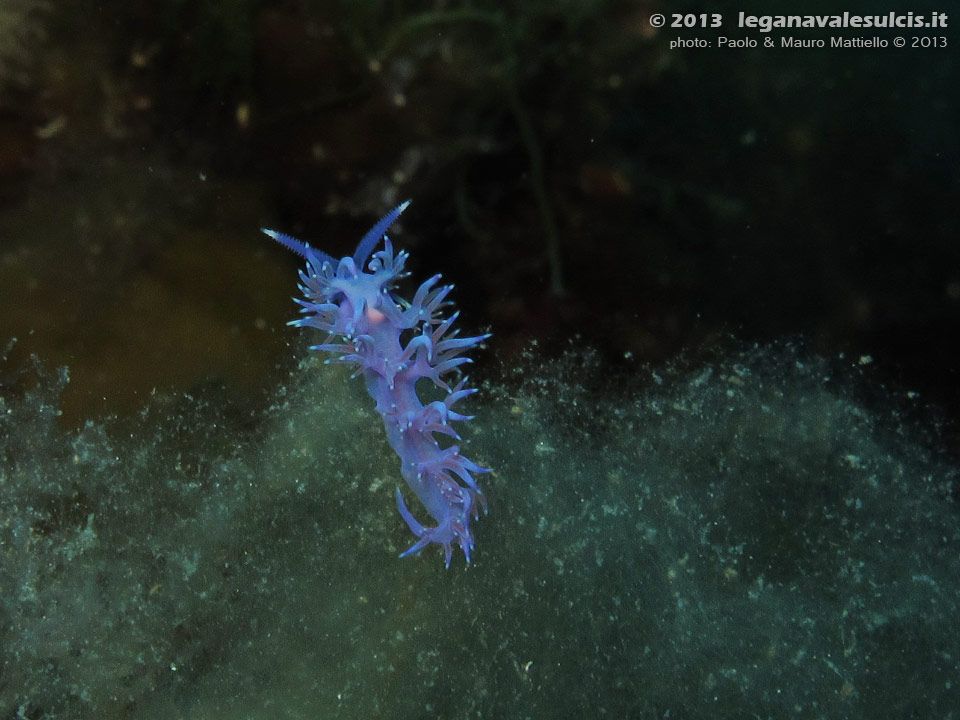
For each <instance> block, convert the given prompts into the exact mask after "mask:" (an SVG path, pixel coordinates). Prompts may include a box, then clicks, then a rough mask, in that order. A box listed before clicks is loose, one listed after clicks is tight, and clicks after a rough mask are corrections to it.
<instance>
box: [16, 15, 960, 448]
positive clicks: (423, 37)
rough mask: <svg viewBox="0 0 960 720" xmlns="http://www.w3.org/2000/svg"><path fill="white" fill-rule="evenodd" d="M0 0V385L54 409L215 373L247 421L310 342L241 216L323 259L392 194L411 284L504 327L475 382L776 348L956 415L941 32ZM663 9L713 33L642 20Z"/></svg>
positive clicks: (950, 88)
mask: <svg viewBox="0 0 960 720" xmlns="http://www.w3.org/2000/svg"><path fill="white" fill-rule="evenodd" d="M5 7H6V10H4V11H2V12H0V58H2V62H0V82H2V94H0V339H2V340H3V343H4V344H5V343H6V339H7V338H10V337H16V338H17V343H16V345H15V346H14V348H13V350H12V352H11V353H10V355H11V357H10V359H9V360H8V362H7V363H6V365H5V366H4V368H3V369H2V370H0V372H2V373H3V374H0V383H4V382H5V383H6V384H7V385H8V387H13V386H14V385H15V384H16V382H18V381H15V379H14V378H15V370H14V368H17V367H18V366H20V365H22V364H23V361H24V360H25V358H27V356H29V355H30V354H33V353H35V354H37V355H38V356H39V357H40V358H41V360H42V361H43V362H45V363H47V364H49V365H68V366H69V367H70V368H71V383H70V385H69V386H68V388H67V390H66V394H65V397H64V399H63V402H64V412H65V421H66V422H68V423H76V422H79V421H81V420H82V419H84V418H88V417H97V416H100V415H103V414H104V413H121V414H122V413H126V412H131V411H134V410H136V409H138V408H140V407H141V406H142V405H143V404H144V402H145V401H146V398H147V396H148V395H149V394H151V393H152V392H154V391H161V392H162V391H167V390H174V391H191V390H192V389H195V388H196V387H197V386H200V385H203V384H205V383H217V384H223V385H225V386H226V387H227V389H228V391H229V392H230V393H232V397H233V398H234V399H235V401H236V402H237V403H240V404H245V403H248V404H250V405H254V406H255V405H257V404H258V403H261V402H262V401H263V400H265V399H266V398H267V397H269V395H270V393H271V392H272V391H273V389H274V388H275V386H276V384H277V382H278V378H279V377H280V373H279V371H282V370H284V369H286V368H289V367H290V366H291V365H292V363H293V362H294V360H295V356H296V354H297V353H298V352H299V350H297V348H298V347H301V346H299V345H298V346H295V347H291V345H292V343H294V342H295V341H296V340H297V338H298V336H297V332H296V331H295V330H294V329H291V328H286V327H285V326H284V324H283V323H284V321H285V320H287V319H288V318H289V317H291V316H293V315H294V313H295V308H294V306H293V304H292V303H291V302H290V300H289V297H290V296H291V295H292V294H294V293H295V268H296V266H297V259H296V258H295V257H294V256H292V255H290V254H288V253H285V252H284V251H283V250H282V249H281V248H279V247H274V246H272V245H271V243H270V242H269V241H268V239H267V238H265V237H264V236H262V235H261V234H260V233H259V227H260V226H262V225H266V226H268V227H275V228H277V229H280V230H283V231H285V232H289V233H291V234H294V235H296V236H298V237H300V238H302V239H304V240H307V241H309V242H311V243H312V244H314V245H317V246H319V247H321V248H322V249H323V250H325V251H327V252H329V253H330V254H333V255H335V256H338V257H339V256H341V255H344V254H347V253H350V252H351V251H352V249H353V246H354V244H355V243H356V241H357V240H358V239H359V238H360V236H361V235H362V233H363V232H364V231H365V230H366V229H367V228H368V227H369V226H370V225H372V224H373V222H375V220H376V219H377V218H378V217H379V216H380V215H381V214H382V213H383V212H385V211H386V210H387V209H389V208H390V207H392V206H393V205H395V204H396V203H398V202H400V201H402V200H404V199H406V198H412V199H413V205H412V206H411V208H410V209H409V210H408V211H407V213H406V214H405V215H404V217H403V220H402V223H400V224H399V226H398V228H397V230H396V231H395V232H394V237H395V239H396V242H397V244H398V245H399V246H401V247H403V248H406V249H408V250H409V251H410V252H411V256H412V257H411V269H412V270H413V273H414V278H415V279H416V278H423V277H425V276H427V275H428V274H431V273H434V272H443V273H444V276H445V277H446V278H447V279H449V280H450V281H452V282H455V283H456V284H457V290H456V291H455V300H456V302H457V304H458V306H460V307H461V308H462V311H463V314H462V320H461V323H462V325H463V327H464V328H465V330H466V331H480V330H484V329H487V328H490V329H492V331H493V332H494V339H493V340H492V341H491V342H490V343H489V350H487V352H486V354H485V355H481V356H480V357H479V358H478V362H477V365H476V372H477V373H479V374H480V375H481V376H486V377H495V376H496V375H497V374H498V373H500V372H502V368H503V367H509V366H510V363H511V358H515V357H516V354H517V353H519V352H520V351H522V350H523V349H525V348H527V347H528V345H529V344H530V343H531V341H536V343H537V346H538V348H539V350H540V352H542V353H544V354H546V355H552V354H557V353H559V352H562V351H564V350H565V349H567V348H569V347H571V346H574V345H575V346H591V347H594V348H597V349H598V350H599V351H600V352H601V354H602V355H603V357H605V358H606V367H607V368H609V372H610V373H611V374H614V375H616V374H618V373H622V374H630V373H636V372H637V371H636V368H637V366H638V363H643V364H651V365H653V366H654V367H656V366H657V365H658V364H660V363H664V362H666V361H668V360H671V359H674V358H676V357H677V356H678V354H681V353H683V354H684V355H685V356H686V357H687V358H690V359H692V360H693V361H695V360H696V357H697V356H698V355H699V354H700V353H702V352H711V351H713V349H715V348H717V347H721V346H723V345H724V344H725V343H727V342H728V341H729V339H730V338H737V339H738V340H740V341H747V342H750V341H761V342H765V341H770V340H778V339H783V338H788V339H791V340H797V341H800V342H803V343H806V344H807V345H809V347H810V348H811V349H812V350H814V351H815V352H818V353H821V354H824V355H825V356H827V357H830V358H840V357H841V355H842V357H843V358H844V359H845V361H849V362H850V363H851V364H858V363H860V362H861V359H862V361H863V362H870V363H871V364H873V365H874V367H875V373H876V374H875V377H877V378H878V379H880V380H881V381H882V382H883V383H884V385H886V386H887V387H888V388H889V389H890V390H891V391H893V392H895V393H905V392H916V393H919V397H920V398H921V400H922V401H923V402H930V403H932V404H933V405H935V406H938V407H939V408H941V409H943V410H944V411H945V413H946V416H947V417H948V418H950V417H955V416H956V413H957V410H958V401H960V394H958V386H957V382H956V367H957V363H956V358H955V343H954V338H955V334H956V329H957V317H958V311H960V264H958V254H960V251H958V243H957V238H958V214H957V209H956V208H957V191H958V149H957V120H958V99H957V92H956V87H957V73H956V68H957V55H956V50H955V47H954V46H953V45H949V46H948V47H946V48H929V49H913V48H910V47H907V48H904V49H899V50H898V49H894V48H892V47H889V48H886V49H868V48H864V49H848V50H840V49H830V48H825V49H805V50H786V49H772V50H771V49H763V48H762V47H761V48H757V49H719V48H717V47H710V48H703V49H684V50H677V49H674V50H671V49H670V48H669V42H670V40H671V39H673V38H675V37H678V36H679V37H684V38H693V37H699V38H703V39H707V40H710V41H711V42H712V43H713V44H714V45H715V44H716V42H715V41H716V37H717V36H718V35H719V34H726V35H729V36H731V37H752V38H756V39H758V40H760V41H761V45H762V39H763V37H764V35H763V34H761V33H759V32H757V31H755V30H751V31H746V30H739V29H737V28H736V27H734V25H735V21H736V12H737V11H739V10H744V11H747V12H755V13H760V12H770V13H777V12H784V13H791V12H804V13H814V12H836V11H837V10H838V9H837V8H835V7H832V5H831V4H828V3H812V4H810V3H805V4H804V6H803V7H802V8H797V7H793V6H792V5H789V4H784V3H772V4H771V3H766V4H764V6H763V7H762V8H750V7H739V6H737V7H730V8H728V7H727V4H725V3H710V4H707V5H702V6H697V7H685V6H679V7H667V6H665V5H660V4H657V3H652V2H618V1H608V2H601V1H578V2H572V1H570V2H559V3H558V2H548V1H546V0H532V1H530V2H486V1H478V2H474V3H469V4H468V3H459V2H369V3H355V2H329V1H328V2H319V1H317V0H315V1H313V2H311V1H309V0H300V1H292V0H291V1H282V0H238V1H237V2H233V3H222V2H214V1H212V0H171V1H169V2H164V3H157V2H147V1H146V0H141V1H139V2H136V1H134V2H100V3H95V2H73V3H61V4H56V5H52V4H46V3H39V2H36V1H35V0H34V2H30V1H29V0H10V2H5ZM858 9H859V10H860V11H862V12H871V13H873V12H881V11H883V10H886V9H893V8H892V6H891V7H890V8H887V7H883V8H880V7H877V6H876V5H875V4H871V5H870V7H869V8H868V7H867V6H866V5H864V6H863V7H860V8H858V6H857V5H856V3H855V4H854V5H850V6H844V7H843V8H842V10H848V11H851V12H857V11H858ZM898 9H899V10H900V11H902V12H906V11H908V10H909V11H913V12H916V13H920V12H925V11H933V10H935V9H941V8H939V7H935V6H934V4H931V3H926V2H922V1H921V2H919V3H918V4H914V5H911V6H910V7H909V8H906V7H902V8H898ZM673 11H682V12H688V11H689V12H722V13H724V19H725V28H724V29H723V30H721V31H717V30H705V29H691V30H684V31H682V32H681V31H677V30H672V29H669V28H666V29H661V30H655V29H654V28H652V27H651V25H650V23H649V16H650V14H651V13H653V12H666V13H668V14H669V13H670V12H673ZM951 20H952V18H951ZM958 21H960V19H958ZM939 32H940V33H941V36H942V37H946V38H947V39H948V41H949V42H953V35H952V34H951V33H952V29H950V28H948V29H947V30H945V31H939ZM781 34H792V35H795V36H799V37H823V38H829V37H830V36H832V35H844V36H854V35H862V36H865V37H873V36H874V35H876V36H879V37H884V38H887V39H890V38H892V37H893V36H894V35H895V34H896V33H895V31H892V30H880V31H875V32H873V31H870V32H868V31H861V32H855V31H853V30H842V31H840V30H838V31H826V30H823V31H821V30H818V31H810V30H807V31H786V32H779V31H774V32H773V33H771V34H770V36H771V37H773V38H774V39H775V41H776V42H778V43H779V36H780V35H781ZM900 34H902V35H904V36H906V37H908V38H909V37H911V36H912V35H913V34H917V35H929V36H937V32H929V33H926V32H920V31H916V32H914V31H910V30H906V31H901V32H900ZM411 282H412V281H411ZM948 427H949V424H948ZM947 440H948V442H949V443H951V444H952V443H954V442H955V441H954V440H953V436H952V435H950V434H949V433H948V434H947Z"/></svg>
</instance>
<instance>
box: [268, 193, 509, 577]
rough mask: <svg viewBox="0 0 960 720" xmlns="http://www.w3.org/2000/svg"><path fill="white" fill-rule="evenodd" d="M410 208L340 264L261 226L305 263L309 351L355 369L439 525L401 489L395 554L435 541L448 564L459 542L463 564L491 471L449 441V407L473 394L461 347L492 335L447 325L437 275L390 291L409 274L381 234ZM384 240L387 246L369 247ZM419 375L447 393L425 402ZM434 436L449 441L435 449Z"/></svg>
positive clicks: (393, 214) (303, 301)
mask: <svg viewBox="0 0 960 720" xmlns="http://www.w3.org/2000/svg"><path fill="white" fill-rule="evenodd" d="M409 205H410V201H409V200H408V201H406V202H404V203H402V204H400V205H398V206H397V207H395V208H394V209H393V210H391V211H390V212H389V213H387V214H386V215H384V216H383V218H382V219H381V220H380V221H379V222H378V223H377V224H376V225H374V226H373V228H371V230H370V231H369V232H368V233H367V234H366V235H364V236H363V239H362V240H361V241H360V243H359V244H358V245H357V249H356V250H355V251H354V253H353V255H352V256H347V257H343V258H341V259H340V260H336V259H334V258H332V257H331V256H329V255H327V254H326V253H322V252H320V251H318V250H315V249H314V248H312V247H310V245H308V244H307V243H303V242H301V241H300V240H297V239H296V238H292V237H290V236H289V235H284V234H283V233H279V232H276V231H274V230H264V231H263V232H265V233H266V234H267V235H268V236H270V237H271V238H273V239H274V240H276V241H277V242H279V243H280V244H281V245H283V246H284V247H286V248H287V249H288V250H292V251H293V252H295V253H297V254H298V255H300V256H301V257H303V258H305V259H306V261H307V263H306V267H305V268H304V269H303V270H301V271H300V284H299V288H300V291H301V292H302V293H303V298H300V299H297V300H296V302H297V303H298V304H299V305H300V306H301V309H300V312H301V313H302V314H303V317H300V318H298V319H296V320H293V321H291V323H290V324H291V325H295V326H297V327H312V328H315V329H317V330H320V331H322V332H324V333H326V339H325V340H324V341H323V342H322V343H320V344H318V345H314V346H312V347H311V348H310V349H311V350H319V351H324V352H328V353H330V355H331V356H332V357H331V358H330V359H328V360H327V361H326V362H341V363H347V364H352V365H354V366H356V373H355V375H360V374H362V375H363V376H364V379H365V381H366V386H367V392H368V393H369V394H370V397H371V398H373V400H374V402H375V403H376V408H377V411H378V412H379V413H380V414H381V416H382V418H383V423H384V428H385V430H386V433H387V440H388V441H389V443H390V446H391V447H392V448H393V449H394V451H395V452H396V453H397V455H398V456H399V457H400V461H401V470H400V472H401V474H402V476H403V478H404V480H405V481H406V483H407V485H408V486H409V487H410V489H411V490H413V492H414V493H415V494H416V496H417V498H418V499H419V500H420V502H421V503H422V504H423V507H424V509H426V511H427V512H428V513H429V514H430V516H431V517H433V519H434V520H436V522H437V525H436V527H426V526H424V525H423V524H421V523H420V521H418V520H417V519H416V518H415V517H414V515H413V513H412V512H410V510H409V508H408V507H407V505H406V503H405V502H404V499H403V495H402V494H401V492H400V489H399V488H397V509H398V511H399V512H400V515H401V517H403V519H404V520H405V521H406V523H407V525H408V527H409V528H410V530H411V532H413V534H414V535H415V536H416V537H417V538H418V539H417V541H416V542H415V543H414V544H413V545H412V546H411V547H410V548H409V549H408V550H406V551H404V552H403V553H401V555H400V557H406V556H408V555H412V554H415V553H418V552H419V551H420V550H422V549H423V548H425V547H426V546H427V545H430V544H431V543H436V544H438V545H440V546H441V547H442V548H443V552H444V559H445V562H446V566H447V567H449V566H450V560H451V556H452V548H453V546H454V545H459V546H460V548H461V550H462V551H463V555H464V557H465V558H466V561H467V563H468V564H469V562H470V558H471V553H472V551H473V548H474V540H473V535H472V533H471V530H470V521H471V520H472V519H475V518H477V517H478V516H479V514H480V509H481V508H482V509H483V511H484V512H486V510H487V500H486V497H485V496H484V495H483V492H482V491H481V490H480V487H479V486H478V485H477V483H476V481H475V480H474V477H473V476H474V475H477V474H481V473H486V472H490V470H489V469H488V468H484V467H481V466H480V465H477V464H476V463H475V462H473V461H472V460H469V459H467V458H466V457H464V456H463V455H461V454H460V446H459V445H452V444H450V443H451V442H455V441H459V440H460V435H459V433H457V432H456V431H455V430H454V429H453V428H451V427H450V423H451V422H464V421H468V420H471V419H472V416H471V415H465V414H462V413H459V412H455V411H454V410H453V409H452V408H453V406H454V405H455V404H456V403H457V402H459V401H460V400H462V399H464V398H466V397H468V396H470V395H472V394H474V393H475V392H477V390H476V389H475V388H468V387H466V383H467V378H466V377H465V376H464V377H461V376H460V371H459V370H457V368H458V367H460V366H461V365H464V364H466V363H469V362H471V360H470V358H468V357H466V356H464V355H463V353H464V352H466V351H467V350H470V349H471V348H474V347H476V346H477V345H479V344H480V343H482V342H483V341H484V340H486V339H487V338H489V337H490V335H489V333H487V334H483V335H476V336H474V337H459V335H458V331H457V330H453V329H452V327H453V324H454V323H455V322H456V320H457V317H458V315H459V314H458V313H457V312H454V313H452V314H451V315H449V316H448V317H446V318H444V317H443V316H442V309H443V308H444V307H446V306H448V305H450V304H451V303H450V302H449V301H447V300H446V298H447V295H449V293H450V291H451V290H452V289H453V286H452V285H441V286H437V282H439V280H440V276H439V275H434V276H433V277H431V278H429V279H428V280H426V281H424V282H423V283H422V284H421V285H420V287H419V288H418V289H417V291H416V293H415V294H414V296H413V299H412V300H410V301H406V300H403V299H401V298H399V297H397V296H395V295H394V288H395V286H396V284H397V281H398V280H399V279H400V278H401V277H403V276H404V275H405V273H404V272H403V267H404V263H405V261H406V259H407V253H406V252H403V251H400V252H398V253H396V254H394V252H393V245H392V244H391V242H390V240H389V238H387V237H386V232H387V230H388V229H389V228H390V226H391V225H392V224H393V223H394V222H395V221H396V219H397V218H398V217H399V216H400V214H401V213H402V212H403V211H404V210H406V209H407V207H408V206H409ZM381 240H382V241H383V249H382V250H379V251H378V252H373V250H374V249H375V248H376V247H377V245H378V244H379V243H380V241H381ZM371 253H373V255H372V257H370V255H371ZM368 257H370V262H369V265H368V268H367V270H366V271H365V270H364V265H365V264H367V262H366V261H367V258H368ZM451 376H453V377H455V378H456V379H457V381H456V382H455V383H454V384H453V387H451V386H450V383H449V382H448V380H449V379H450V378H451ZM421 378H428V379H429V380H430V381H432V382H433V383H434V384H435V385H436V386H437V387H439V388H441V389H442V390H444V391H445V392H446V396H445V397H444V398H443V400H435V401H433V402H430V403H427V404H426V405H424V403H423V402H422V401H421V399H420V397H419V395H418V394H417V388H416V384H417V380H419V379H421ZM435 435H437V436H443V437H445V438H451V439H447V440H445V444H446V447H441V445H440V442H439V440H438V439H437V437H435Z"/></svg>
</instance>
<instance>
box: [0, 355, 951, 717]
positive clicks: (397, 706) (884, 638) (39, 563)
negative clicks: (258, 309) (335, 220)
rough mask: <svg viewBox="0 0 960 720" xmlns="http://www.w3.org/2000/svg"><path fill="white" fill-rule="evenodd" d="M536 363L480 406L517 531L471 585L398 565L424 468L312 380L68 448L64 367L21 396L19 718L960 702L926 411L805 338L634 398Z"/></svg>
mask: <svg viewBox="0 0 960 720" xmlns="http://www.w3.org/2000/svg"><path fill="white" fill-rule="evenodd" d="M528 363H529V364H528V366H527V367H524V368H520V369H517V370H515V371H513V370H511V371H508V372H507V374H508V375H510V377H507V378H506V379H505V381H504V382H503V383H502V384H500V383H497V384H492V383H487V384H485V386H484V388H483V393H482V400H481V401H478V402H476V403H474V407H475V408H476V410H477V413H478V417H477V421H476V422H474V423H472V427H471V433H470V438H471V440H472V442H471V443H470V444H469V445H468V448H469V450H470V452H471V454H472V456H475V457H476V459H477V461H478V462H481V463H483V464H485V465H487V466H490V467H492V468H494V470H495V473H494V475H493V476H489V480H488V483H487V487H488V490H487V492H488V495H489V499H490V504H491V510H492V511H495V512H491V514H490V516H489V517H488V518H487V521H485V522H484V523H480V524H478V526H477V535H478V538H477V554H476V557H475V561H474V564H473V565H472V566H471V567H469V568H465V567H464V565H463V563H462V562H461V563H455V564H454V566H453V567H451V569H450V570H448V571H445V570H444V569H443V564H442V563H441V562H439V561H438V558H437V557H433V555H435V554H436V552H434V551H433V550H432V549H431V550H429V551H428V552H426V553H425V556H424V557H422V558H418V559H413V560H408V561H405V562H401V561H399V560H398V559H397V557H396V556H397V554H398V553H399V552H401V551H402V550H403V549H404V548H405V547H406V542H407V534H408V533H407V530H406V527H405V526H404V524H403V522H402V520H401V519H400V518H399V517H397V514H396V511H395V507H394V502H393V493H394V487H395V486H396V485H397V484H398V483H399V480H400V478H399V474H398V472H397V469H396V462H395V458H394V456H393V454H392V453H391V451H390V448H389V446H388V445H387V442H386V440H385V439H384V438H383V437H382V435H383V433H382V430H381V427H380V423H379V422H378V418H377V416H376V413H375V411H374V409H373V408H372V407H370V403H369V402H368V400H367V398H366V396H365V395H364V392H363V388H362V383H359V382H358V381H349V380H348V379H347V376H346V373H344V372H340V371H337V370H333V369H331V368H330V367H323V366H320V365H319V364H317V363H316V362H315V361H314V360H313V359H310V360H307V361H305V362H304V363H303V364H302V365H301V367H300V368H299V369H298V370H297V371H296V372H295V373H293V375H292V376H291V378H290V381H289V383H288V385H287V386H286V387H285V388H282V389H281V390H280V391H278V394H277V397H276V400H275V402H274V404H273V406H272V407H271V408H270V409H269V410H268V411H267V412H266V414H265V416H262V417H261V416H257V417H244V416H240V415H238V413H237V412H236V411H235V410H233V409H231V407H229V406H224V404H223V403H221V402H218V396H217V392H216V391H213V390H211V391H209V392H203V393H200V394H198V395H195V396H192V397H184V398H180V399H176V400H171V399H161V398H158V399H156V400H155V401H154V402H153V403H152V404H151V405H150V406H149V407H148V408H146V409H145V410H144V411H143V412H142V413H141V414H140V415H139V416H138V417H137V418H136V421H135V422H133V421H120V420H117V421H113V422H110V423H107V424H95V423H89V424H87V426H86V427H85V428H83V429H82V430H81V431H80V432H79V433H74V434H70V433H67V432H65V431H63V430H61V429H59V428H58V427H57V424H56V416H57V412H58V411H57V407H56V403H57V393H58V391H59V389H60V388H61V387H62V385H63V383H65V382H67V376H66V373H65V372H61V373H60V374H57V373H47V374H46V375H45V376H44V377H42V378H41V381H40V384H39V385H38V386H37V387H36V388H35V389H34V390H32V391H30V392H28V393H26V395H15V394H13V393H8V394H7V396H6V397H3V396H0V716H2V717H27V718H54V717H61V718H65V717H71V718H87V717H91V718H92V717H98V718H127V717H136V718H151V717H156V718H169V717H178V716H188V715H189V716H193V717H214V716H216V717H223V718H228V717H238V718H239V717H244V718H259V717H263V718H277V717H297V718H299V717H305V716H307V715H308V714H312V715H314V716H318V717H328V718H329V717H335V718H371V717H385V718H386V717H389V718H398V719H403V718H419V717H425V716H433V717H444V718H468V717H469V718H476V717H516V718H524V717H578V718H580V717H603V716H609V717H684V718H715V717H735V716H736V717H755V716H756V717H804V718H808V717H831V718H839V717H868V716H880V715H882V716H899V717H909V716H922V717H946V716H948V715H949V713H950V712H951V709H955V708H957V707H960V691H958V689H957V681H956V679H957V672H958V663H960V637H958V634H957V633H956V632H955V627H954V625H955V618H956V617H957V613H958V607H957V606H958V586H960V572H958V571H960V567H958V566H960V553H958V542H960V521H958V514H957V507H956V505H955V503H954V502H953V500H952V498H951V493H952V492H954V489H953V483H955V482H956V479H957V470H956V468H955V467H952V466H950V465H949V464H947V463H945V462H944V461H943V460H942V459H938V457H937V456H936V455H935V454H933V453H932V451H930V450H929V449H928V448H927V445H928V444H929V442H928V438H929V436H928V434H927V433H926V431H924V430H923V429H922V428H916V427H910V426H909V425H910V424H909V423H907V422H906V421H905V420H904V419H903V415H902V414H901V409H899V408H900V404H898V402H899V401H895V399H890V400H889V403H888V405H886V406H885V407H882V408H880V409H879V410H878V409H876V407H875V406H871V408H872V409H870V410H868V409H866V407H865V406H863V405H862V404H859V403H858V402H857V401H856V400H855V399H854V398H855V394H854V393H853V392H852V391H850V390H849V388H850V387H851V385H852V383H849V382H846V381H844V380H843V379H842V378H840V379H835V378H834V377H833V375H834V371H833V370H832V369H831V367H832V366H831V365H830V364H828V363H826V362H824V361H820V360H817V359H814V358H809V357H806V356H804V355H803V354H802V353H799V352H797V351H795V350H793V349H791V348H789V347H778V348H754V349H750V350H747V351H742V352H734V353H731V355H730V356H728V357H726V358H723V359H719V360H717V361H716V362H714V363H713V364H712V365H710V366H700V367H698V368H696V369H694V370H692V371H686V370H684V371H682V370H677V371H672V372H670V373H664V374H662V376H660V377H655V378H654V381H651V382H648V387H645V388H640V389H636V390H630V389H622V390H621V391H619V392H617V393H609V392H608V393H600V392H599V391H596V390H593V389H588V388H587V387H586V386H585V385H584V380H585V379H586V378H592V377H596V376H598V375H599V374H601V373H602V371H603V369H602V367H600V366H599V365H597V364H595V363H594V362H593V361H592V360H590V359H589V358H583V357H578V358H569V359H568V360H567V361H565V362H552V363H547V364H538V363H537V362H536V361H534V360H533V359H530V360H529V361H528ZM851 372H855V371H854V370H851ZM642 374H643V376H644V380H645V381H646V380H649V378H650V375H649V373H647V372H646V371H642Z"/></svg>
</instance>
